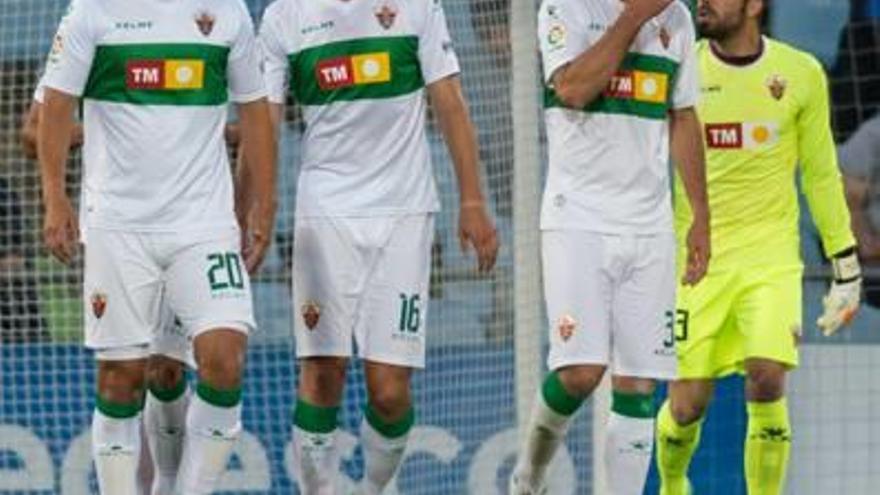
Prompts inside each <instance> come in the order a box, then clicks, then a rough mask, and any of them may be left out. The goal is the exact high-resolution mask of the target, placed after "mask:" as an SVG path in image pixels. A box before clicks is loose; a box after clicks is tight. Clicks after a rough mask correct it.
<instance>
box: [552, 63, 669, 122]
mask: <svg viewBox="0 0 880 495" xmlns="http://www.w3.org/2000/svg"><path fill="white" fill-rule="evenodd" d="M678 66H679V64H678V62H676V61H674V60H671V59H668V58H665V57H658V56H655V55H645V54H641V53H628V54H627V55H626V57H624V59H623V63H621V64H620V68H619V69H618V70H617V72H616V73H615V74H614V75H613V76H612V77H611V80H610V81H609V82H608V87H607V88H605V91H603V92H602V94H601V95H600V96H599V97H598V98H596V99H595V100H593V101H592V102H590V103H589V104H588V105H587V106H586V107H584V108H582V109H580V110H582V111H584V112H587V113H608V114H621V115H632V116H634V117H642V118H646V119H652V120H664V119H666V114H667V113H668V112H669V108H670V104H671V100H672V90H673V88H674V87H675V78H676V75H677V74H678ZM544 108H566V106H565V104H564V103H563V102H562V100H560V99H559V97H558V96H557V95H556V92H555V91H554V90H553V88H551V87H549V86H544Z"/></svg>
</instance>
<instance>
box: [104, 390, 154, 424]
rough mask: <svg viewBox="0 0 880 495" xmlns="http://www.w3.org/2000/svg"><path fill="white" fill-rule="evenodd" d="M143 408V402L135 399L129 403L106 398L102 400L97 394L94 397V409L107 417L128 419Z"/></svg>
mask: <svg viewBox="0 0 880 495" xmlns="http://www.w3.org/2000/svg"><path fill="white" fill-rule="evenodd" d="M143 408H144V402H143V401H142V400H141V401H137V402H132V403H130V404H120V403H118V402H111V401H108V400H104V399H102V398H101V396H100V395H98V396H97V397H96V398H95V409H97V410H98V411H99V412H100V413H101V414H103V415H104V416H107V417H108V418H114V419H128V418H133V417H135V416H137V415H138V413H139V412H141V409H143Z"/></svg>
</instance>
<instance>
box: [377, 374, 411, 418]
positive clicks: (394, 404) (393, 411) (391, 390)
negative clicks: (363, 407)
mask: <svg viewBox="0 0 880 495" xmlns="http://www.w3.org/2000/svg"><path fill="white" fill-rule="evenodd" d="M370 405H371V406H372V407H373V409H374V410H375V411H376V412H377V413H379V416H381V417H382V419H384V420H386V421H396V420H398V419H400V418H401V417H403V416H404V415H405V414H406V412H407V411H408V410H409V408H410V405H411V404H410V395H409V390H408V389H407V388H406V387H405V386H400V385H398V384H391V383H389V384H388V385H387V386H383V387H377V389H376V390H374V391H372V392H371V393H370Z"/></svg>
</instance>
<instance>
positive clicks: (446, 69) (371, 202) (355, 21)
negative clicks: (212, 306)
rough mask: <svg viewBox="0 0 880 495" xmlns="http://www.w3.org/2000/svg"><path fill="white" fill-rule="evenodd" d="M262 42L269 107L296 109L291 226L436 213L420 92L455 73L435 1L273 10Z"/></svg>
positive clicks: (333, 2) (287, 4)
mask: <svg viewBox="0 0 880 495" xmlns="http://www.w3.org/2000/svg"><path fill="white" fill-rule="evenodd" d="M260 41H261V44H262V47H263V51H264V54H265V60H264V71H265V74H266V81H267V82H266V86H267V88H268V91H269V99H270V101H272V102H275V103H283V102H284V101H285V100H286V97H287V95H288V92H289V93H291V94H292V96H293V99H294V100H295V101H296V102H297V103H299V104H300V105H301V106H302V108H303V115H304V118H305V122H306V129H305V133H304V134H303V156H302V165H301V170H300V174H299V182H298V186H297V200H296V215H297V216H298V217H303V216H373V215H393V214H404V213H419V212H429V211H435V210H437V209H438V207H439V203H438V200H437V192H436V186H435V184H434V178H433V174H432V170H431V159H430V153H429V148H428V140H427V136H426V129H425V125H426V119H425V112H426V101H425V86H426V85H429V84H431V83H432V82H435V81H437V80H439V79H442V78H444V77H447V76H450V75H453V74H456V73H458V72H459V65H458V59H457V58H456V56H455V52H454V51H453V49H452V44H451V42H450V37H449V32H448V30H447V26H446V19H445V16H444V14H443V9H442V7H441V5H440V2H439V0H358V1H352V2H346V1H340V0H278V1H276V2H275V3H273V4H272V5H270V6H269V8H267V9H266V12H265V14H264V15H263V21H262V25H261V27H260Z"/></svg>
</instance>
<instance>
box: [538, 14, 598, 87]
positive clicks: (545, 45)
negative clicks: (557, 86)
mask: <svg viewBox="0 0 880 495" xmlns="http://www.w3.org/2000/svg"><path fill="white" fill-rule="evenodd" d="M585 10H586V9H580V8H576V7H575V5H573V3H572V2H565V1H561V0H545V1H544V2H542V3H541V8H540V10H538V46H539V47H540V49H541V63H542V65H543V70H544V81H545V82H547V83H548V84H549V83H551V82H552V80H553V74H555V73H556V71H557V70H559V68H560V67H562V66H564V65H566V64H568V63H569V62H571V61H572V60H574V59H575V58H577V57H578V55H580V54H581V53H582V52H584V51H585V50H586V49H587V48H589V46H588V39H587V35H586V32H585V30H584V29H583V26H584V25H586V24H588V23H589V19H586V18H585V16H587V15H588V14H589V13H588V12H586V11H585Z"/></svg>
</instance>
